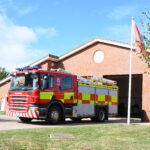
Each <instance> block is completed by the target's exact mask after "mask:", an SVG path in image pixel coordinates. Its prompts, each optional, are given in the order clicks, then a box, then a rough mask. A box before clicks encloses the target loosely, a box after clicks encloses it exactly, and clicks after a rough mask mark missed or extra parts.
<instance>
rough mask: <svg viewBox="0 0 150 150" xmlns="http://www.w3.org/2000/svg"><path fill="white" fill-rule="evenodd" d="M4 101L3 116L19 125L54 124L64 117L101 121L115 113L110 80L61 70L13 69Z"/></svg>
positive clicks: (114, 94)
mask: <svg viewBox="0 0 150 150" xmlns="http://www.w3.org/2000/svg"><path fill="white" fill-rule="evenodd" d="M7 101H8V106H9V107H8V111H7V114H8V115H9V116H17V117H19V119H20V120H21V121H22V122H30V121H31V120H32V119H44V120H46V121H47V122H48V123H50V124H58V123H60V122H62V121H63V120H65V118H71V119H72V120H75V121H79V120H81V119H82V118H91V119H92V120H93V121H99V122H101V121H104V120H107V119H108V114H113V115H115V114H117V103H118V102H117V101H118V87H117V86H116V82H115V81H112V80H108V79H104V78H98V77H93V76H86V77H78V76H76V75H74V74H71V73H69V72H67V71H64V70H61V69H55V70H53V71H44V70H41V67H25V68H17V72H13V73H11V86H10V90H9V93H8V100H7Z"/></svg>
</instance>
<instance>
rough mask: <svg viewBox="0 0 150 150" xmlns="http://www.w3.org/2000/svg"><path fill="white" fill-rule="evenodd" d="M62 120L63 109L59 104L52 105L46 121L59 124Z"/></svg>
mask: <svg viewBox="0 0 150 150" xmlns="http://www.w3.org/2000/svg"><path fill="white" fill-rule="evenodd" d="M61 121H62V113H61V109H60V107H58V106H52V107H50V110H49V113H48V116H47V119H46V122H47V123H49V124H58V123H60V122H61Z"/></svg>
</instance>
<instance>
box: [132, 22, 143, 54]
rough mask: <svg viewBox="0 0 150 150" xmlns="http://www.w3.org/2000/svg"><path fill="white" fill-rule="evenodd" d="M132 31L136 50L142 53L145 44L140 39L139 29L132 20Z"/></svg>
mask: <svg viewBox="0 0 150 150" xmlns="http://www.w3.org/2000/svg"><path fill="white" fill-rule="evenodd" d="M133 32H134V42H135V47H136V50H137V52H139V53H144V50H145V45H144V43H143V41H142V39H141V35H140V31H139V29H138V27H137V25H136V24H135V22H134V21H133Z"/></svg>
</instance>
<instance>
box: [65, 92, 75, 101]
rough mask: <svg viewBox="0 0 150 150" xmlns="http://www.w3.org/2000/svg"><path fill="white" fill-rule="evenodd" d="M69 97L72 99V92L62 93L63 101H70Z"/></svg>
mask: <svg viewBox="0 0 150 150" xmlns="http://www.w3.org/2000/svg"><path fill="white" fill-rule="evenodd" d="M71 97H74V93H73V92H65V93H64V99H71Z"/></svg>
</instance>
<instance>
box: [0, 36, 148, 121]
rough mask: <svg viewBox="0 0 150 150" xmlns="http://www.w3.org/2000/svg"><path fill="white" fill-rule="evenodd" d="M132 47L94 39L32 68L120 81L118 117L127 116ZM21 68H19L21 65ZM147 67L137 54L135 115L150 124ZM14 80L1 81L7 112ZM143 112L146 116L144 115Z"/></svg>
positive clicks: (0, 97) (0, 91)
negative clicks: (60, 70) (65, 71)
mask: <svg viewBox="0 0 150 150" xmlns="http://www.w3.org/2000/svg"><path fill="white" fill-rule="evenodd" d="M129 53H130V45H129V44H126V43H121V42H117V41H112V40H107V39H102V38H99V37H98V38H94V39H92V40H91V41H88V42H87V43H84V44H82V45H80V46H79V47H77V48H75V49H73V50H71V51H69V52H67V53H65V54H63V55H62V56H54V55H51V54H49V55H47V56H45V57H44V58H41V59H39V60H37V61H36V62H33V63H32V64H30V65H29V66H39V65H40V66H42V69H43V70H50V69H57V68H62V69H65V70H67V71H69V72H71V73H74V74H76V75H80V76H97V77H104V78H107V79H111V80H115V81H117V85H118V86H119V95H118V116H127V105H128V80H129ZM18 67H19V66H18ZM147 71H148V69H147V65H146V64H145V63H144V62H142V61H141V60H140V58H139V57H138V55H137V54H136V53H135V52H134V51H133V64H132V96H131V101H132V102H131V115H132V116H133V117H142V119H143V121H150V86H149V85H150V75H149V74H148V73H145V72H147ZM9 86H10V77H7V78H6V79H3V80H1V81H0V103H1V106H0V109H1V110H5V109H6V95H7V92H8V90H9ZM141 112H142V113H141Z"/></svg>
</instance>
